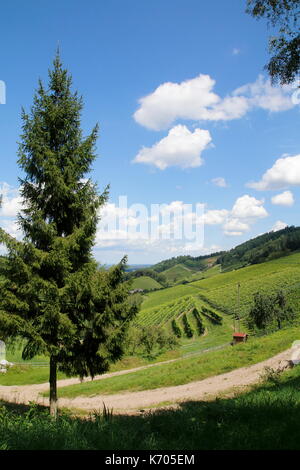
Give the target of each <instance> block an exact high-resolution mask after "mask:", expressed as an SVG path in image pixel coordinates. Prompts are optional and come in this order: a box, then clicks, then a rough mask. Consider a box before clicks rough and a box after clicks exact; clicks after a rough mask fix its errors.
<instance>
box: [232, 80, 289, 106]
mask: <svg viewBox="0 0 300 470" xmlns="http://www.w3.org/2000/svg"><path fill="white" fill-rule="evenodd" d="M292 89H293V86H292V85H283V86H272V85H271V82H270V80H266V79H265V78H264V77H263V76H262V75H259V77H258V79H257V80H256V81H255V82H254V83H248V84H247V85H244V86H241V87H240V88H237V89H236V90H235V91H234V92H233V95H234V96H244V97H245V98H246V99H247V100H248V102H249V105H250V106H251V107H257V108H261V109H265V110H267V111H272V112H278V111H286V110H288V109H290V108H292V107H293V106H294V104H293V102H292V100H291V90H292Z"/></svg>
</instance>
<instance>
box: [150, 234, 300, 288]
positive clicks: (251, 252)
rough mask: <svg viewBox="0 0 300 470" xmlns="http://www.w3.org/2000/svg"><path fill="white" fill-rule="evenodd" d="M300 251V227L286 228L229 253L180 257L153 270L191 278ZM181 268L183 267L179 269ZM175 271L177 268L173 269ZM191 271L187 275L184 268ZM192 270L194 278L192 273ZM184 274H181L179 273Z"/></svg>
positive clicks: (255, 239)
mask: <svg viewBox="0 0 300 470" xmlns="http://www.w3.org/2000/svg"><path fill="white" fill-rule="evenodd" d="M297 250H300V227H294V226H290V227H286V228H284V229H282V230H278V231H277V232H268V233H264V234H263V235H260V236H259V237H255V238H252V239H251V240H248V241H246V242H244V243H242V244H241V245H238V246H236V247H235V248H233V249H232V250H229V251H221V252H218V253H212V254H210V255H204V256H196V257H192V256H177V257H176V258H170V259H167V260H164V261H161V262H160V263H157V264H154V265H153V266H151V270H152V271H155V272H157V273H161V274H163V275H165V276H166V278H167V280H171V281H173V282H174V279H172V277H174V276H175V277H176V273H177V274H178V277H180V276H181V277H182V278H186V279H187V278H189V277H190V276H191V275H192V274H193V272H199V271H205V270H207V269H208V268H211V267H212V266H214V265H216V264H221V266H222V271H230V270H231V269H238V268H241V267H243V266H247V265H250V264H257V263H263V262H265V261H270V260H272V259H275V258H280V257H281V256H285V255H287V254H289V253H292V252H294V251H297ZM179 266H180V268H179ZM172 268H173V269H172ZM184 268H187V271H186V272H185V274H186V275H185V276H184V275H183V274H184V272H183V269H184ZM188 270H190V275H189V273H188ZM179 271H180V273H179Z"/></svg>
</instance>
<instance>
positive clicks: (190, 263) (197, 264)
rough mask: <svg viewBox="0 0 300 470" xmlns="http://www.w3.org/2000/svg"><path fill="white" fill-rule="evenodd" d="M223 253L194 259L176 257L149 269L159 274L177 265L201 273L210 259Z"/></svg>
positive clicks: (191, 257) (190, 257)
mask: <svg viewBox="0 0 300 470" xmlns="http://www.w3.org/2000/svg"><path fill="white" fill-rule="evenodd" d="M225 253H226V252H225V251H219V252H218V253H212V254H210V255H203V256H196V257H193V256H176V258H170V259H167V260H164V261H161V262H160V263H157V264H155V265H153V266H151V269H153V270H154V271H156V272H158V273H160V272H162V271H165V270H166V269H170V268H172V267H173V266H176V265H177V264H182V265H183V266H186V267H187V268H190V269H193V270H195V271H202V270H203V269H205V268H207V265H208V263H209V260H210V258H214V259H215V260H216V259H217V258H218V257H219V256H221V255H223V254H225Z"/></svg>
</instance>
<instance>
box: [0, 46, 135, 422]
mask: <svg viewBox="0 0 300 470" xmlns="http://www.w3.org/2000/svg"><path fill="white" fill-rule="evenodd" d="M71 85H72V79H71V77H70V75H69V74H68V72H67V70H65V69H64V68H63V66H62V63H61V60H60V57H59V54H57V55H56V58H55V60H54V63H53V69H52V70H50V71H49V85H48V88H47V89H46V88H45V87H44V85H43V84H42V82H41V81H40V82H39V86H38V89H37V92H36V94H35V96H34V102H33V106H32V109H31V112H30V113H29V114H27V113H26V112H25V111H24V110H23V111H22V120H23V133H22V136H21V142H20V144H19V159H18V164H19V166H20V168H21V169H22V170H23V173H24V175H25V176H24V178H23V179H21V180H20V184H21V186H20V187H21V196H22V198H23V210H22V211H21V213H20V214H19V216H18V223H19V226H20V228H21V229H22V231H23V235H24V238H23V240H22V241H17V240H16V239H14V238H13V237H11V236H10V235H8V234H7V233H5V232H4V231H3V230H2V229H1V232H0V237H1V238H0V241H1V242H2V243H4V244H5V245H6V247H7V251H8V255H7V257H6V262H5V263H2V264H1V270H2V274H3V280H2V284H1V295H0V336H1V338H3V339H5V338H8V337H9V338H13V337H21V338H23V340H24V344H25V347H24V350H23V358H24V359H30V358H32V357H34V356H35V355H36V354H47V355H48V356H49V357H50V378H49V382H50V412H51V414H52V415H53V416H56V410H57V406H56V402H57V393H56V376H57V370H58V369H59V370H62V371H64V372H66V373H67V374H69V375H71V374H73V375H75V374H76V375H79V376H80V377H84V376H87V375H91V376H94V375H95V374H99V373H103V372H105V371H106V370H108V368H109V364H110V363H111V362H113V361H116V360H117V359H119V358H120V357H121V356H122V353H123V344H124V336H125V334H126V330H127V327H128V324H129V322H130V320H131V318H133V316H134V315H135V313H136V307H135V306H132V305H130V304H129V303H128V302H127V298H128V288H127V287H126V284H124V282H123V281H124V268H125V264H126V258H124V259H122V260H121V262H120V263H119V264H118V265H117V266H115V267H114V268H111V269H110V270H109V271H105V270H99V269H98V267H97V263H96V261H95V260H94V259H93V256H92V248H93V245H94V242H95V236H96V228H97V222H98V219H99V215H98V214H99V210H100V208H101V206H102V205H103V204H104V203H105V201H106V200H107V197H108V188H106V189H105V190H104V192H103V193H102V194H98V191H97V187H96V185H95V184H94V183H92V181H91V179H88V178H87V175H88V173H89V172H90V171H91V165H92V163H93V161H94V159H95V158H96V154H95V144H96V140H97V136H98V126H96V127H95V128H94V129H93V130H92V132H91V134H90V135H89V136H88V137H86V138H84V137H83V135H82V131H81V127H80V118H81V110H82V107H83V102H82V99H81V97H79V96H78V94H77V92H75V93H73V92H72V91H71Z"/></svg>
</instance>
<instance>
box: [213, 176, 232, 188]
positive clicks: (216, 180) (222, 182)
mask: <svg viewBox="0 0 300 470" xmlns="http://www.w3.org/2000/svg"><path fill="white" fill-rule="evenodd" d="M211 182H212V183H213V184H214V185H215V186H219V188H227V186H228V185H227V183H226V180H225V178H222V177H221V176H220V177H218V178H213V179H212V180H211Z"/></svg>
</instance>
